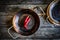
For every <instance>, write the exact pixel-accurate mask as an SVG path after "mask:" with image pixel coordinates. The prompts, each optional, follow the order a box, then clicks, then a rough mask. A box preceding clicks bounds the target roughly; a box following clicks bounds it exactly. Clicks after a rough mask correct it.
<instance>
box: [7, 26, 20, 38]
mask: <svg viewBox="0 0 60 40" xmlns="http://www.w3.org/2000/svg"><path fill="white" fill-rule="evenodd" d="M12 28H13V27H12V26H11V27H10V28H8V34H9V35H10V36H11V37H12V38H13V39H16V38H18V37H19V35H17V36H16V37H15V36H13V35H12V34H11V33H10V30H11V29H12Z"/></svg>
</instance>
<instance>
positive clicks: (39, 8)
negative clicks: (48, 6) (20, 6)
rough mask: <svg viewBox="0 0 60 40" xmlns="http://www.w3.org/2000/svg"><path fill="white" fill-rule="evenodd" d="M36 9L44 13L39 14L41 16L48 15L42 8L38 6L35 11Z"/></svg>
mask: <svg viewBox="0 0 60 40" xmlns="http://www.w3.org/2000/svg"><path fill="white" fill-rule="evenodd" d="M35 9H37V10H38V11H41V12H42V13H39V14H38V15H39V16H45V15H46V14H45V12H44V10H43V8H42V7H39V6H36V7H34V8H33V10H35Z"/></svg>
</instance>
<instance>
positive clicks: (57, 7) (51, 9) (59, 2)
mask: <svg viewBox="0 0 60 40" xmlns="http://www.w3.org/2000/svg"><path fill="white" fill-rule="evenodd" d="M47 17H48V20H49V21H50V23H52V24H54V25H58V26H60V0H54V1H53V2H51V3H50V5H49V6H48V8H47Z"/></svg>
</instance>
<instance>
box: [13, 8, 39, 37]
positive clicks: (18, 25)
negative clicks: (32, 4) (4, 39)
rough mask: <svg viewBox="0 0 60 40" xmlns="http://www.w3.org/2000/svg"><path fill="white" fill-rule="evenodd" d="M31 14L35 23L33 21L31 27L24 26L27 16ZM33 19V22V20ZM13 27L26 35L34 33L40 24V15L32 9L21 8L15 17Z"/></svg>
mask: <svg viewBox="0 0 60 40" xmlns="http://www.w3.org/2000/svg"><path fill="white" fill-rule="evenodd" d="M27 15H30V16H31V18H32V20H33V21H34V23H32V25H31V26H32V27H31V26H29V27H31V29H26V28H25V27H24V20H25V19H26V16H27ZM33 21H32V22H33ZM12 23H13V28H14V30H15V31H16V32H17V33H19V34H21V35H24V36H28V35H32V34H33V33H35V32H36V31H37V29H38V28H39V25H40V19H39V16H38V15H37V14H36V13H35V12H34V11H32V10H31V9H21V10H20V11H19V12H17V14H16V15H15V16H14V17H13V22H12Z"/></svg>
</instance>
